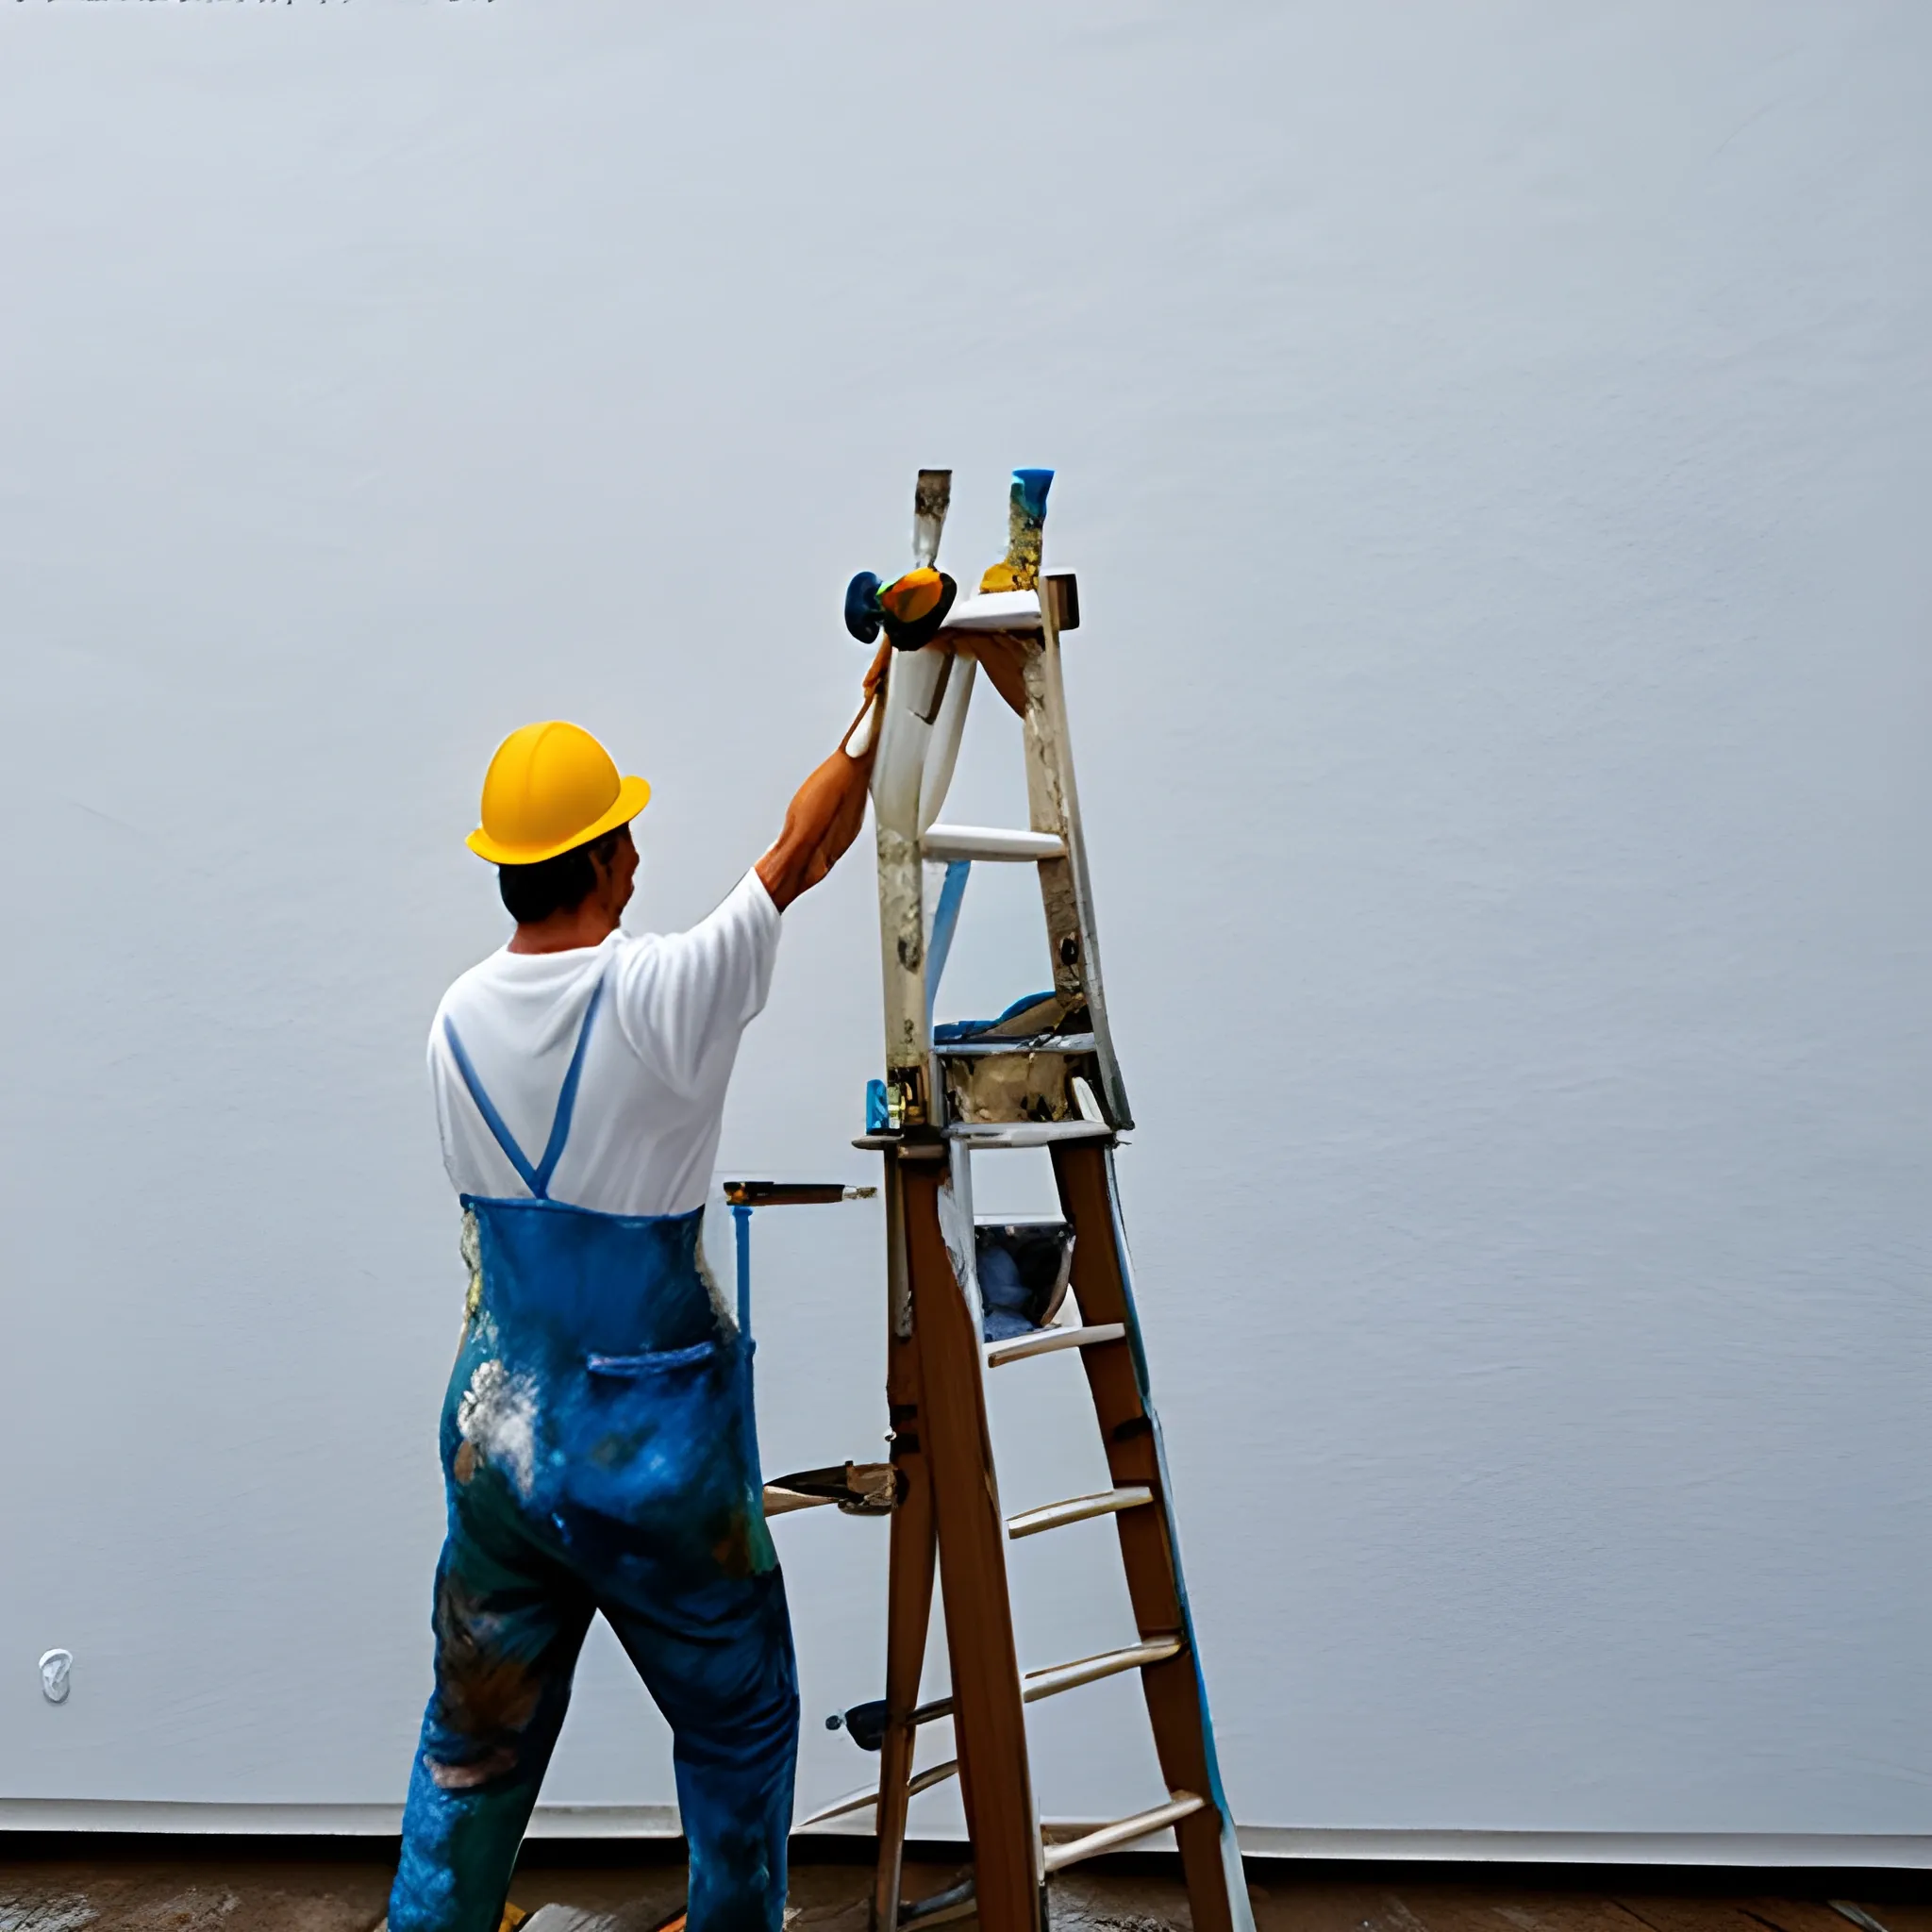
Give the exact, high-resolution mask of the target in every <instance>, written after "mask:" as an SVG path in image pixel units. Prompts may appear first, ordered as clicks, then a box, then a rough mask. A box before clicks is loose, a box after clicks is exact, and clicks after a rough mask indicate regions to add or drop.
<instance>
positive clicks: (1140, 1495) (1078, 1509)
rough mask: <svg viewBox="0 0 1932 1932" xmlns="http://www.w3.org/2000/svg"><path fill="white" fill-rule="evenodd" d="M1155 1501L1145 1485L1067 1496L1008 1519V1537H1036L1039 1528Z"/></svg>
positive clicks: (1110, 1513)
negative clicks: (1092, 1494) (1059, 1500)
mask: <svg viewBox="0 0 1932 1932" xmlns="http://www.w3.org/2000/svg"><path fill="white" fill-rule="evenodd" d="M1153 1500H1154V1491H1152V1490H1150V1489H1146V1488H1144V1487H1139V1486H1136V1487H1133V1488H1128V1489H1121V1490H1103V1491H1101V1492H1100V1493H1099V1494H1098V1495H1097V1496H1069V1497H1068V1498H1067V1500H1066V1501H1065V1502H1064V1503H1047V1504H1045V1505H1043V1506H1042V1507H1040V1508H1038V1509H1024V1510H1022V1511H1021V1512H1020V1514H1019V1515H1018V1516H1009V1517H1008V1518H1007V1534H1008V1536H1010V1537H1022V1536H1038V1535H1039V1534H1040V1532H1041V1530H1042V1529H1058V1528H1059V1527H1060V1525H1061V1524H1066V1523H1084V1522H1086V1520H1087V1519H1088V1518H1089V1517H1090V1516H1111V1515H1113V1514H1114V1513H1115V1512H1116V1511H1118V1510H1122V1509H1138V1508H1139V1507H1141V1504H1143V1503H1151V1502H1153Z"/></svg>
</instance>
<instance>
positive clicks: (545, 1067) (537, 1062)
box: [429, 872, 779, 1214]
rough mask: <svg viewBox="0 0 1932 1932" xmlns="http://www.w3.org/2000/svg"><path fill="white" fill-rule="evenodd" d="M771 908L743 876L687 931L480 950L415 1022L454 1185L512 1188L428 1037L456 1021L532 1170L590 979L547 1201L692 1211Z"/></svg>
mask: <svg viewBox="0 0 1932 1932" xmlns="http://www.w3.org/2000/svg"><path fill="white" fill-rule="evenodd" d="M778 931H779V917H778V908H777V907H776V906H774V904H773V903H772V897H771V894H770V893H769V892H767V891H766V890H765V887H764V883H763V881H762V880H761V879H760V878H759V877H758V874H757V873H756V872H750V873H747V874H745V875H744V877H743V879H742V880H741V881H740V883H739V885H738V887H737V889H736V890H735V891H733V892H732V893H731V895H730V897H728V898H727V899H726V900H725V901H724V904H723V905H722V906H720V907H719V908H718V909H717V910H716V911H715V912H713V913H712V914H711V915H710V917H709V918H708V919H706V920H703V921H701V922H700V923H699V924H696V925H694V926H692V927H691V930H690V931H689V932H681V933H671V934H657V933H650V934H646V935H644V936H643V937H641V938H638V939H633V938H631V937H630V936H629V935H628V934H626V933H623V932H614V933H612V934H611V935H610V937H609V938H608V939H607V940H606V941H604V943H603V944H602V945H600V946H582V947H578V948H576V949H575V950H574V951H571V952H567V953H511V952H508V951H502V952H495V953H491V956H490V957H489V958H487V959H483V960H480V961H479V962H478V963H477V964H476V965H475V966H472V967H471V968H470V970H469V971H468V972H467V973H465V974H463V975H462V977H461V978H460V979H458V981H457V982H456V984H455V985H454V986H452V987H451V988H450V990H449V991H447V992H446V993H444V994H443V996H442V1003H441V1005H440V1006H439V1007H438V1008H437V1009H436V1019H435V1022H434V1024H432V1025H431V1027H430V1029H429V1084H430V1087H431V1089H432V1090H433V1091H434V1092H435V1095H436V1116H437V1121H438V1124H439V1125H440V1126H441V1130H442V1162H443V1166H444V1167H445V1168H447V1169H448V1170H449V1177H450V1180H451V1182H452V1183H453V1184H454V1185H455V1187H456V1189H457V1191H458V1192H459V1193H467V1194H484V1195H497V1196H508V1197H510V1198H512V1199H520V1198H524V1197H526V1196H527V1195H528V1193H529V1190H528V1188H526V1187H525V1185H524V1183H523V1181H522V1179H521V1178H520V1177H519V1176H518V1174H517V1171H516V1169H515V1168H514V1167H513V1166H511V1164H510V1162H509V1158H508V1156H507V1155H505V1154H504V1152H503V1150H502V1149H501V1148H500V1147H499V1146H498V1145H497V1144H496V1140H495V1137H494V1136H493V1135H492V1134H491V1131H490V1129H489V1127H488V1126H486V1125H485V1124H484V1121H483V1117H482V1115H481V1114H480V1113H479V1112H478V1111H477V1110H476V1107H475V1103H474V1102H473V1101H472V1100H471V1098H470V1093H469V1090H468V1088H467V1087H465V1086H464V1084H463V1076H462V1074H461V1073H460V1072H459V1071H458V1067H457V1063H456V1057H455V1056H454V1054H452V1053H451V1051H450V1046H449V1041H448V1039H447V1037H446V1035H445V1033H444V1030H443V1021H444V1020H445V1018H447V1019H450V1020H453V1021H454V1022H455V1023H456V1029H457V1032H458V1035H459V1036H460V1037H461V1039H462V1042H463V1050H464V1051H465V1052H466V1053H467V1054H468V1055H469V1057H470V1064H471V1065H472V1066H473V1067H474V1068H475V1072H476V1077H477V1079H478V1080H479V1081H480V1082H481V1084H482V1087H483V1091H485V1092H486V1093H488V1094H489V1096H490V1098H491V1101H492V1102H493V1103H494V1105H495V1107H496V1110H497V1112H498V1113H499V1114H500V1115H501V1116H502V1117H503V1122H504V1124H505V1125H506V1126H507V1127H508V1129H509V1131H510V1133H511V1134H512V1136H514V1138H515V1140H516V1142H517V1144H518V1146H519V1147H521V1148H522V1149H523V1152H524V1155H525V1158H526V1159H527V1160H528V1161H529V1162H530V1164H531V1166H532V1167H535V1166H537V1165H538V1164H539V1163H540V1162H541V1159H542V1158H543V1149H544V1146H545V1144H546V1142H547V1141H549V1138H550V1124H551V1121H552V1119H553V1117H554V1116H555V1114H556V1111H557V1099H558V1093H559V1092H560V1091H561V1090H562V1087H563V1077H564V1073H565V1071H566V1069H567V1068H568V1067H569V1065H570V1057H571V1054H572V1053H573V1051H574V1050H575V1046H576V1041H577V1032H578V1029H579V1028H580V1027H581V1025H582V1024H583V1018H584V1012H585V1009H586V1008H588V1007H589V1005H590V1003H591V991H592V989H593V988H594V987H595V985H596V983H597V981H598V979H599V977H600V976H601V977H602V978H603V980H604V997H603V1000H602V1002H601V1004H600V1005H599V1008H598V1010H597V1018H596V1021H595V1022H594V1024H593V1025H592V1027H591V1043H590V1045H589V1047H588V1048H587V1050H586V1052H585V1055H584V1065H583V1071H582V1073H581V1074H579V1075H578V1084H577V1099H576V1112H575V1119H574V1122H573V1124H572V1127H571V1134H570V1140H569V1142H568V1144H567V1145H566V1146H565V1148H564V1151H563V1158H561V1159H560V1160H559V1161H558V1164H557V1170H556V1173H555V1174H553V1175H552V1176H551V1182H550V1197H551V1199H552V1200H555V1201H567V1202H570V1203H572V1204H573V1205H574V1206H576V1207H579V1208H598V1209H600V1210H601V1211H603V1212H604V1213H607V1214H683V1213H686V1212H688V1211H689V1210H690V1209H691V1208H700V1207H702V1206H703V1205H704V1202H705V1197H706V1195H707V1194H708V1192H709V1191H710V1186H711V1170H712V1168H713V1166H714V1165H715V1164H716V1161H717V1158H718V1136H719V1133H720V1131H721V1130H722V1128H723V1124H724V1092H725V1089H726V1088H727V1087H728V1086H729V1084H730V1080H731V1069H732V1066H733V1065H734V1063H735V1062H736V1060H737V1058H738V1042H739V1040H740V1037H741V1035H742V1034H743V1032H744V1029H745V1027H746V1026H748V1025H749V1024H751V1022H752V1021H753V1020H754V1019H756V1018H757V1017H758V1013H759V1011H760V1010H761V1009H762V1008H763V1007H764V1004H765V999H766V996H767V995H768V993H769V992H770V991H771V985H772V967H773V963H774V960H775V958H776V957H777V951H778Z"/></svg>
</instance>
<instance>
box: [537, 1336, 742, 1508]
mask: <svg viewBox="0 0 1932 1932" xmlns="http://www.w3.org/2000/svg"><path fill="white" fill-rule="evenodd" d="M740 1359H741V1357H740V1355H739V1352H738V1351H737V1350H736V1349H735V1348H733V1347H731V1346H730V1345H729V1344H728V1343H724V1342H720V1341H701V1342H696V1343H693V1344H692V1345H691V1347H689V1348H672V1349H658V1350H654V1351H652V1352H650V1353H648V1354H644V1355H592V1356H587V1357H585V1359H584V1378H583V1383H582V1392H581V1394H580V1396H579V1398H578V1400H577V1401H575V1402H574V1403H573V1404H571V1413H570V1417H569V1422H568V1425H567V1435H568V1438H569V1441H567V1442H566V1443H565V1444H564V1445H563V1446H564V1448H565V1454H566V1457H567V1458H568V1460H567V1469H568V1474H567V1476H566V1478H565V1479H566V1481H567V1482H568V1484H569V1486H570V1489H571V1491H572V1492H573V1493H574V1494H575V1498H576V1500H577V1501H578V1502H579V1503H580V1504H582V1505H583V1506H585V1507H589V1508H592V1509H595V1510H597V1511H598V1512H599V1513H600V1514H603V1515H607V1516H614V1517H618V1518H620V1519H622V1520H624V1521H625V1522H628V1523H633V1524H647V1523H657V1524H660V1525H662V1526H664V1527H666V1528H670V1527H672V1526H673V1525H674V1524H688V1523H695V1522H696V1521H698V1520H700V1519H704V1518H708V1517H709V1516H711V1515H714V1514H715V1513H716V1512H717V1510H718V1509H719V1507H721V1505H722V1504H724V1502H725V1500H726V1499H728V1498H732V1497H736V1496H741V1495H742V1493H743V1491H744V1490H745V1487H746V1484H747V1481H748V1463H747V1458H746V1455H745V1440H746V1439H745V1407H746V1401H747V1397H748V1393H749V1391H748V1387H747V1384H746V1382H745V1379H744V1377H743V1376H742V1375H741V1374H740V1373H739V1364H740Z"/></svg>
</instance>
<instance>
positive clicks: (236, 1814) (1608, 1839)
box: [0, 1798, 1932, 1872]
mask: <svg viewBox="0 0 1932 1932" xmlns="http://www.w3.org/2000/svg"><path fill="white" fill-rule="evenodd" d="M401 1816H402V1813H401V1808H400V1807H398V1806H394V1805H246V1804H242V1805H222V1804H208V1805H196V1804H177V1803H173V1802H169V1801H164V1800H149V1799H135V1798H127V1799H114V1798H0V1832H8V1831H75V1832H80V1831H123V1832H157V1833H175V1834H196V1833H206V1834H208V1835H209V1836H220V1835H236V1834H248V1835H252V1836H258V1837H262V1838H278V1837H290V1838H307V1837H316V1838H324V1837H341V1838H383V1837H389V1836H392V1835H393V1834H394V1832H395V1831H396V1829H397V1826H398V1824H400V1822H401ZM677 1829H678V1826H677V1809H676V1807H675V1806H672V1805H539V1806H538V1807H537V1815H536V1816H535V1818H534V1819H532V1820H531V1823H530V1836H531V1837H532V1838H540V1839H543V1838H549V1839H556V1838H562V1839H625V1838H675V1837H676V1836H677ZM1091 1829H1093V1822H1091V1821H1084V1822H1079V1823H1075V1822H1074V1821H1071V1820H1070V1821H1068V1822H1067V1823H1066V1824H1058V1825H1055V1824H1050V1825H1049V1826H1048V1830H1049V1832H1050V1833H1051V1834H1052V1835H1053V1836H1055V1837H1063V1836H1070V1835H1077V1834H1078V1833H1079V1832H1081V1831H1089V1830H1091ZM812 1836H814V1837H826V1838H837V1837H841V1836H849V1837H852V1838H853V1840H854V1843H855V1846H856V1845H857V1844H858V1843H859V1842H860V1841H861V1840H859V1838H858V1835H856V1834H849V1833H845V1834H841V1833H838V1832H824V1833H813V1834H812ZM1238 1836H1239V1838H1240V1840H1241V1850H1242V1851H1243V1852H1245V1853H1247V1854H1248V1855H1249V1856H1251V1857H1262V1858H1342V1859H1348V1858H1358V1859H1363V1860H1366V1861H1388V1862H1391V1863H1399V1862H1404V1861H1409V1862H1413V1861H1416V1860H1419V1859H1429V1860H1440V1861H1441V1862H1444V1863H1470V1864H1542V1865H1707V1866H1721V1865H1736V1866H1755V1867H1757V1868H1759V1869H1763V1870H1772V1869H1774V1868H1777V1867H1791V1868H1796V1867H1805V1866H1812V1867H1821V1868H1832V1867H1840V1868H1844V1869H1848V1870H1856V1869H1858V1868H1861V1867H1862V1868H1868V1869H1872V1870H1879V1869H1884V1870H1893V1871H1913V1872H1918V1871H1927V1870H1932V1834H1926V1835H1921V1834H1908V1833H1904V1832H1755V1831H1720V1832H1710V1831H1682V1832H1678V1831H1428V1830H1404V1829H1394V1830H1372V1829H1357V1828H1353V1827H1341V1828H1338V1829H1332V1830H1331V1829H1326V1828H1324V1827H1321V1826H1314V1825H1286V1824H1243V1825H1241V1827H1240V1828H1239V1831H1238ZM1173 1842H1174V1840H1173V1837H1172V1835H1171V1834H1167V1833H1163V1834H1162V1835H1161V1837H1160V1838H1159V1839H1149V1840H1146V1841H1145V1844H1144V1846H1143V1848H1144V1849H1158V1847H1160V1846H1161V1845H1162V1844H1165V1845H1168V1846H1171V1845H1172V1844H1173Z"/></svg>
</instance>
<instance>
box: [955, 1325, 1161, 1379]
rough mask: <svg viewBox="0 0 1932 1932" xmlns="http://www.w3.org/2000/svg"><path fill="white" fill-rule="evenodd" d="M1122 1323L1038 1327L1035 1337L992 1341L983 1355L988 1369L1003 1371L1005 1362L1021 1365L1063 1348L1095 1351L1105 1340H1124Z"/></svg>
mask: <svg viewBox="0 0 1932 1932" xmlns="http://www.w3.org/2000/svg"><path fill="white" fill-rule="evenodd" d="M1126 1335H1127V1324H1125V1323H1124V1322H1096V1323H1094V1324H1093V1325H1092V1326H1091V1328H1042V1329H1041V1331H1040V1333H1039V1334H1038V1335H1022V1336H1018V1337H1016V1338H1015V1339H1014V1340H1013V1341H996V1342H994V1343H993V1345H992V1346H991V1348H990V1349H988V1350H987V1352H986V1365H987V1367H988V1368H990V1369H1003V1368H1005V1367H1006V1365H1007V1364H1008V1362H1024V1361H1025V1360H1026V1359H1027V1358H1028V1357H1031V1356H1036V1355H1058V1353H1059V1351H1060V1350H1061V1349H1063V1348H1098V1347H1099V1346H1100V1345H1101V1343H1102V1342H1105V1341H1125V1340H1126Z"/></svg>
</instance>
